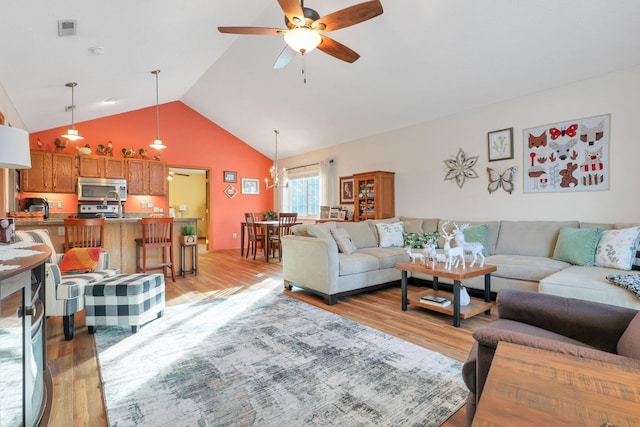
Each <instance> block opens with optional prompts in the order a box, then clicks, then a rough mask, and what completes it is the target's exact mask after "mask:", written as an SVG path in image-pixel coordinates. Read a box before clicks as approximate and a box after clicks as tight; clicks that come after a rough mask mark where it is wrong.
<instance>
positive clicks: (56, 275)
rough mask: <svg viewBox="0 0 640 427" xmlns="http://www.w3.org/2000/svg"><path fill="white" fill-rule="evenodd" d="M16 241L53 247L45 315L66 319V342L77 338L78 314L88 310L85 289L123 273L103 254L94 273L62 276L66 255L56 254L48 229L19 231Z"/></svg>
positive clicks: (48, 274) (48, 267) (47, 283)
mask: <svg viewBox="0 0 640 427" xmlns="http://www.w3.org/2000/svg"><path fill="white" fill-rule="evenodd" d="M16 240H18V241H25V242H38V243H41V244H44V245H47V246H49V248H51V258H50V259H49V262H47V263H46V269H45V315H46V316H47V317H50V316H62V323H63V329H64V339H65V340H67V341H69V340H71V339H73V332H74V314H75V313H77V312H79V311H81V310H84V287H85V286H86V285H88V284H89V283H96V282H99V281H100V280H103V279H104V278H106V277H110V276H114V275H116V274H119V273H120V271H119V270H118V269H110V268H109V254H108V253H107V252H106V251H102V253H101V255H100V260H99V262H98V265H97V267H96V268H95V269H94V271H93V272H91V273H74V274H62V273H61V272H60V268H59V264H60V261H61V260H62V258H63V256H64V254H58V253H56V250H55V247H54V246H53V243H52V242H51V238H50V237H49V232H48V231H47V230H44V229H42V230H17V231H16Z"/></svg>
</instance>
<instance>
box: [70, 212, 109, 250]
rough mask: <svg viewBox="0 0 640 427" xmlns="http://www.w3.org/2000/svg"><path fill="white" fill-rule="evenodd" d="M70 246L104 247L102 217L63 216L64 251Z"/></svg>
mask: <svg viewBox="0 0 640 427" xmlns="http://www.w3.org/2000/svg"><path fill="white" fill-rule="evenodd" d="M72 248H104V218H86V219H79V218H65V220H64V251H65V252H67V251H68V250H69V249H72Z"/></svg>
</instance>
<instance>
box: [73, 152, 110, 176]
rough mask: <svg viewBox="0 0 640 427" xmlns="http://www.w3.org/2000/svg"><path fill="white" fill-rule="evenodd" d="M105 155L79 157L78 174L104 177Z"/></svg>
mask: <svg viewBox="0 0 640 427" xmlns="http://www.w3.org/2000/svg"><path fill="white" fill-rule="evenodd" d="M103 165H104V157H98V156H83V155H80V156H79V158H78V174H79V175H80V176H83V177H89V178H102V177H103Z"/></svg>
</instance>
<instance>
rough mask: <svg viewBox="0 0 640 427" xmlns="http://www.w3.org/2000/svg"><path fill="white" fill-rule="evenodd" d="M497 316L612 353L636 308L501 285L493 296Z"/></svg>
mask: <svg viewBox="0 0 640 427" xmlns="http://www.w3.org/2000/svg"><path fill="white" fill-rule="evenodd" d="M496 303H497V309H498V316H499V317H500V318H501V319H510V320H514V321H517V322H522V323H526V324H528V325H532V326H537V327H539V328H542V329H546V330H548V331H552V332H555V333H558V334H560V335H563V336H565V337H569V338H573V339H575V340H577V341H580V342H582V343H585V344H588V345H590V346H593V347H596V348H598V349H600V350H603V351H606V352H609V353H615V352H616V346H617V344H618V341H619V340H620V336H621V335H622V334H623V332H624V331H625V329H626V328H627V326H628V325H629V322H631V320H632V319H633V317H634V316H635V315H636V313H637V311H636V310H633V309H630V308H624V307H617V306H612V305H607V304H600V303H597V302H591V301H584V300H578V299H574V298H564V297H560V296H557V295H549V294H541V293H537V292H530V291H522V290H517V289H503V290H501V291H500V292H499V293H498V297H497V299H496Z"/></svg>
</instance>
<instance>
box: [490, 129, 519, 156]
mask: <svg viewBox="0 0 640 427" xmlns="http://www.w3.org/2000/svg"><path fill="white" fill-rule="evenodd" d="M487 140H488V141H487V148H488V149H489V161H490V162H494V161H496V160H507V159H513V128H509V129H502V130H494V131H493V132H489V133H488V134H487Z"/></svg>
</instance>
